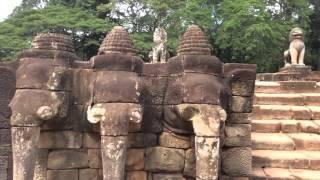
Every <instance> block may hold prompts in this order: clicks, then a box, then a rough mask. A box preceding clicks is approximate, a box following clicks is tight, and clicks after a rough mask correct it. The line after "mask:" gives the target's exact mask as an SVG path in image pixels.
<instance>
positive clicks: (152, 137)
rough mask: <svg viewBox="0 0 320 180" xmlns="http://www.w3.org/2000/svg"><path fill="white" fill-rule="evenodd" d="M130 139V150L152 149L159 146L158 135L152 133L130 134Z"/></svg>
mask: <svg viewBox="0 0 320 180" xmlns="http://www.w3.org/2000/svg"><path fill="white" fill-rule="evenodd" d="M128 139H129V140H128V141H129V142H128V143H129V144H128V147H130V148H143V147H150V146H155V145H156V144H157V135H156V134H152V133H129V135H128Z"/></svg>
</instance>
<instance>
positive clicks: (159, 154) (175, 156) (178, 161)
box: [145, 147, 185, 172]
mask: <svg viewBox="0 0 320 180" xmlns="http://www.w3.org/2000/svg"><path fill="white" fill-rule="evenodd" d="M184 158H185V152H184V150H181V149H170V148H164V147H152V148H148V149H147V151H146V165H145V169H146V170H148V171H151V172H158V171H166V172H178V171H182V169H183V167H184Z"/></svg>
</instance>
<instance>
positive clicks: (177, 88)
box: [164, 76, 183, 105]
mask: <svg viewBox="0 0 320 180" xmlns="http://www.w3.org/2000/svg"><path fill="white" fill-rule="evenodd" d="M182 99H183V78H182V76H170V77H168V79H167V88H166V91H165V97H164V104H167V105H171V104H180V103H182Z"/></svg>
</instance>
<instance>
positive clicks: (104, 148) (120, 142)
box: [101, 136, 128, 179]
mask: <svg viewBox="0 0 320 180" xmlns="http://www.w3.org/2000/svg"><path fill="white" fill-rule="evenodd" d="M127 146H128V138H127V136H102V137H101V156H102V164H103V176H104V177H103V178H104V179H124V178H125V163H126V155H127Z"/></svg>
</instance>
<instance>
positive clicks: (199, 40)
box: [177, 25, 212, 56]
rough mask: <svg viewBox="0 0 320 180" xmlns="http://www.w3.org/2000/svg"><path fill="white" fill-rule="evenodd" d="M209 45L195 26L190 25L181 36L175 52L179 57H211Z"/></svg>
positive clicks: (204, 36)
mask: <svg viewBox="0 0 320 180" xmlns="http://www.w3.org/2000/svg"><path fill="white" fill-rule="evenodd" d="M211 48H212V47H211V45H210V44H209V41H208V39H207V37H206V35H205V34H204V32H203V31H202V30H201V29H200V28H199V27H198V26H197V25H191V26H190V27H189V28H188V29H187V30H186V32H185V33H184V34H183V35H182V37H181V40H180V43H179V46H178V49H177V52H178V56H181V55H207V56H210V55H211Z"/></svg>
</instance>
